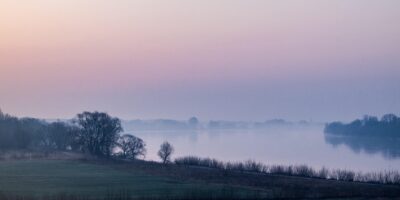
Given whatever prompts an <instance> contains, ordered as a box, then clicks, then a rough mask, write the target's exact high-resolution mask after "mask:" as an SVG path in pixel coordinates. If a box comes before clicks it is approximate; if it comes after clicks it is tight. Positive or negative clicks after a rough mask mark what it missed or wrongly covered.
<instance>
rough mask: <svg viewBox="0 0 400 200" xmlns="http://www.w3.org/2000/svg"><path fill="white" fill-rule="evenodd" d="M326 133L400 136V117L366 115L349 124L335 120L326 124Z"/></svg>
mask: <svg viewBox="0 0 400 200" xmlns="http://www.w3.org/2000/svg"><path fill="white" fill-rule="evenodd" d="M324 131H325V133H331V134H336V135H348V136H361V135H363V136H391V137H400V118H399V117H397V116H396V115H394V114H386V115H384V116H383V117H382V118H381V119H380V120H379V119H378V118H377V117H374V116H364V118H363V119H357V120H354V121H353V122H351V123H349V124H344V123H342V122H333V123H329V124H326V126H325V130H324Z"/></svg>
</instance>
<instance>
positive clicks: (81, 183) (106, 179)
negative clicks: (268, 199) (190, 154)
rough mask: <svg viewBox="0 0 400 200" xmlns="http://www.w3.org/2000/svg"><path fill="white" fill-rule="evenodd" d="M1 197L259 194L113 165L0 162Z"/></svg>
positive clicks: (61, 161) (76, 162)
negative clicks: (114, 166)
mask: <svg viewBox="0 0 400 200" xmlns="http://www.w3.org/2000/svg"><path fill="white" fill-rule="evenodd" d="M0 194H1V196H0V197H3V198H5V197H12V196H20V197H37V198H42V197H46V196H47V197H51V196H53V197H56V196H64V197H68V196H69V197H72V196H74V197H80V198H105V197H111V196H114V197H117V196H118V197H128V196H129V197H131V198H156V199H157V198H161V197H166V198H187V197H192V196H193V197H215V198H223V197H227V198H228V197H234V196H236V197H248V196H249V197H250V196H254V195H259V192H257V191H255V190H250V189H244V188H240V187H232V186H228V185H224V184H204V183H197V182H195V181H183V180H174V179H171V178H167V177H165V176H160V175H158V176H156V175H151V174H148V173H146V172H143V171H140V170H129V171H127V170H118V169H115V168H113V167H112V166H110V165H104V164H103V165H101V164H94V163H86V162H81V161H65V160H9V161H1V162H0Z"/></svg>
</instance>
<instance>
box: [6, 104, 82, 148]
mask: <svg viewBox="0 0 400 200" xmlns="http://www.w3.org/2000/svg"><path fill="white" fill-rule="evenodd" d="M78 132H79V131H78V129H77V127H75V126H71V125H70V124H67V123H64V122H53V123H48V122H45V121H43V120H39V119H34V118H21V119H19V118H17V117H13V116H10V115H8V114H4V113H2V112H1V111H0V150H11V149H24V150H28V149H40V150H52V149H54V150H67V149H68V148H70V149H71V148H75V147H76V146H77V143H75V142H77V136H78Z"/></svg>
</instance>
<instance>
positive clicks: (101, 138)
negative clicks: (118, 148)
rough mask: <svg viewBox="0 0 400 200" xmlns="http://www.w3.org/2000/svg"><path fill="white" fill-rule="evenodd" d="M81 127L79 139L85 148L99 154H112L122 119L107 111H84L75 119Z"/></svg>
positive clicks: (120, 130)
mask: <svg viewBox="0 0 400 200" xmlns="http://www.w3.org/2000/svg"><path fill="white" fill-rule="evenodd" d="M75 121H76V123H77V125H78V127H79V128H80V132H79V140H80V143H81V145H82V146H83V149H85V150H87V151H89V152H90V153H91V154H94V155H98V156H106V157H108V156H110V155H111V153H112V150H113V148H114V147H115V144H116V141H117V139H118V136H119V133H120V132H122V131H123V129H122V126H121V121H120V120H119V119H118V118H114V117H111V116H110V115H108V114H107V113H100V112H93V113H92V112H83V113H81V114H78V115H77V118H76V119H75Z"/></svg>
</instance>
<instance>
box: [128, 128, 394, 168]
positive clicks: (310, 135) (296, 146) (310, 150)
mask: <svg viewBox="0 0 400 200" xmlns="http://www.w3.org/2000/svg"><path fill="white" fill-rule="evenodd" d="M129 133H132V134H133V135H136V136H138V137H140V138H142V139H143V140H144V141H145V142H146V144H147V155H146V159H147V160H158V157H157V151H158V149H159V146H160V144H161V143H162V142H163V141H169V142H170V143H171V144H172V145H173V146H174V147H175V153H174V155H173V156H174V157H179V156H186V155H195V156H200V157H211V158H217V159H219V160H223V161H245V160H248V159H252V160H256V161H260V162H263V163H265V164H285V165H288V164H307V165H310V166H313V167H315V168H320V167H322V166H325V167H328V168H331V169H332V168H342V169H351V170H355V171H380V170H393V169H395V170H400V143H399V142H400V141H398V140H397V141H393V140H391V141H389V143H388V144H386V143H385V142H383V143H382V141H379V142H374V139H371V140H368V141H360V140H358V139H357V140H356V141H357V142H352V141H354V140H348V139H345V138H338V137H329V136H326V135H324V133H323V127H322V126H321V127H319V126H318V127H312V128H296V129H294V128H275V129H266V130H201V131H134V132H129ZM375 144H377V145H376V146H375Z"/></svg>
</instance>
